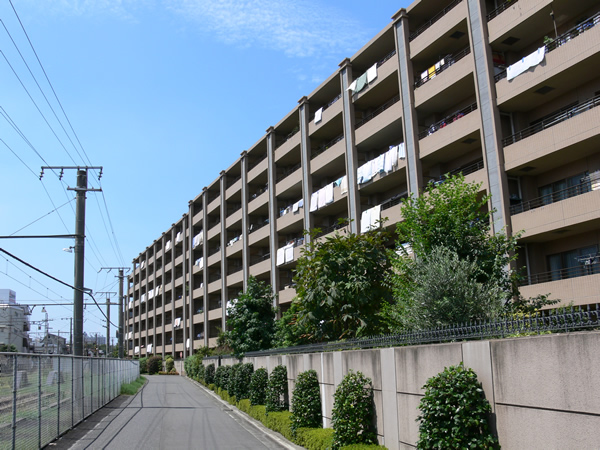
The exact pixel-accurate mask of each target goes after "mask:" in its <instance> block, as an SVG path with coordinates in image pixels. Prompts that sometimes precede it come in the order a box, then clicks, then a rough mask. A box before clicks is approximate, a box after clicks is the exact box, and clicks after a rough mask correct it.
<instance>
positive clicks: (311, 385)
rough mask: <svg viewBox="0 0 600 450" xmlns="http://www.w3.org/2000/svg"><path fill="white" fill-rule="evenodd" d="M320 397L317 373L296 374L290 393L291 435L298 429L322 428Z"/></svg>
mask: <svg viewBox="0 0 600 450" xmlns="http://www.w3.org/2000/svg"><path fill="white" fill-rule="evenodd" d="M322 423H323V422H322V415H321V395H320V389H319V379H318V378H317V372H316V371H314V370H307V371H306V372H301V373H300V374H298V378H297V379H296V386H295V387H294V392H293V393H292V425H291V428H292V434H293V435H296V430H297V429H298V428H301V427H304V428H320V427H321V426H322Z"/></svg>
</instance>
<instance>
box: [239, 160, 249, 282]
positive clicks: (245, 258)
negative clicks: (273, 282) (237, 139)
mask: <svg viewBox="0 0 600 450" xmlns="http://www.w3.org/2000/svg"><path fill="white" fill-rule="evenodd" d="M241 156H242V158H241V160H240V163H241V166H242V168H241V170H242V271H243V272H242V274H243V280H244V291H245V290H246V289H247V288H248V278H249V277H250V251H249V248H248V227H249V226H250V224H249V223H248V152H246V151H243V152H242V153H241Z"/></svg>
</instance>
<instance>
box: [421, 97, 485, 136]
mask: <svg viewBox="0 0 600 450" xmlns="http://www.w3.org/2000/svg"><path fill="white" fill-rule="evenodd" d="M476 109H477V103H473V104H471V105H469V106H467V107H466V108H463V109H461V110H460V111H456V112H455V113H454V114H451V115H449V116H448V117H445V118H444V119H442V120H440V121H438V122H436V123H433V124H431V125H429V127H428V128H427V129H426V130H425V131H421V132H420V133H419V139H423V138H426V137H427V136H429V135H432V134H433V133H435V132H436V131H438V130H439V129H441V128H444V127H446V126H448V125H450V124H451V123H453V122H456V121H457V120H459V119H461V118H463V117H464V116H466V115H467V114H469V113H471V112H473V111H475V110H476Z"/></svg>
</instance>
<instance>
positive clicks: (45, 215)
mask: <svg viewBox="0 0 600 450" xmlns="http://www.w3.org/2000/svg"><path fill="white" fill-rule="evenodd" d="M0 140H1V139H0ZM73 200H75V199H74V198H72V199H71V200H69V201H68V202H65V203H63V204H62V205H60V206H59V207H57V208H54V209H53V210H52V211H50V212H48V213H46V214H44V215H43V216H41V217H39V218H37V219H35V220H34V221H33V222H31V223H29V224H27V225H25V226H24V227H21V228H19V229H18V230H17V231H15V232H14V233H11V234H10V236H13V235H15V234H17V233H18V232H19V231H22V230H24V229H25V228H27V227H28V226H30V225H33V224H34V223H36V222H38V221H40V220H42V219H43V218H45V217H47V216H49V215H50V214H52V213H53V212H55V211H58V210H59V209H60V208H62V207H63V206H65V205H68V204H69V203H70V202H72V201H73Z"/></svg>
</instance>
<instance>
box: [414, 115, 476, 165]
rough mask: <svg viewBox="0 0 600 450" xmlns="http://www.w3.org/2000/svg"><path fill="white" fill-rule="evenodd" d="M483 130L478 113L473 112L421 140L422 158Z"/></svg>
mask: <svg viewBox="0 0 600 450" xmlns="http://www.w3.org/2000/svg"><path fill="white" fill-rule="evenodd" d="M480 128H481V118H480V115H479V112H478V111H475V112H471V113H469V114H466V115H465V116H463V117H461V118H460V119H458V120H456V121H453V122H451V123H448V124H447V125H446V126H444V127H443V128H439V129H437V130H436V131H435V132H434V133H432V134H431V135H428V136H426V137H423V138H421V139H420V140H419V149H420V157H421V158H425V157H427V156H429V155H431V154H433V153H435V152H436V151H438V150H441V149H442V148H444V147H445V146H447V145H449V144H451V143H453V142H457V141H460V140H462V139H464V138H466V137H467V136H468V135H469V134H471V133H473V132H475V131H477V130H479V129H480Z"/></svg>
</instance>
